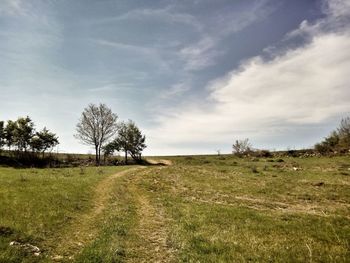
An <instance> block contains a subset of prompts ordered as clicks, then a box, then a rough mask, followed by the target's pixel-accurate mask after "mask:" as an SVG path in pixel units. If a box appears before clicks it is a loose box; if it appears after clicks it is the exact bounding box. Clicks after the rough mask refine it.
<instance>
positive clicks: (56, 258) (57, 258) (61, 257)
mask: <svg viewBox="0 0 350 263" xmlns="http://www.w3.org/2000/svg"><path fill="white" fill-rule="evenodd" d="M52 259H53V260H62V259H63V256H60V255H57V256H53V257H52Z"/></svg>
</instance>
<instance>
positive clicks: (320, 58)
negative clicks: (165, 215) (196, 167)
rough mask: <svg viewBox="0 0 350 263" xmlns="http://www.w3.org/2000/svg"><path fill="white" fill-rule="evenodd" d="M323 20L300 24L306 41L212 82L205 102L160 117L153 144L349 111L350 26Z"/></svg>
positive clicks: (270, 129)
mask: <svg viewBox="0 0 350 263" xmlns="http://www.w3.org/2000/svg"><path fill="white" fill-rule="evenodd" d="M334 2H335V3H338V2H339V1H338V0H336V1H334ZM330 3H333V1H330ZM330 7H332V4H330ZM332 8H334V5H333V7H332ZM336 10H338V9H337V8H336ZM334 13H336V15H337V16H339V11H332V12H330V13H328V17H327V18H325V19H326V20H327V21H328V22H329V21H331V16H333V14H334ZM324 21H325V20H320V21H318V22H317V23H316V24H313V25H308V24H307V22H303V23H302V24H301V26H300V28H299V30H304V31H308V34H309V37H310V40H309V42H308V43H307V44H304V45H303V46H300V47H298V48H294V49H289V50H286V51H284V53H283V54H279V55H275V57H274V58H272V59H270V60H267V61H266V60H264V59H263V58H262V57H255V58H251V59H250V60H247V61H246V62H244V63H243V64H242V65H241V67H240V68H239V69H238V70H234V71H232V72H231V73H229V74H228V75H227V76H224V77H222V78H220V79H217V80H215V81H213V82H212V83H211V84H210V85H209V87H208V91H209V95H208V97H207V99H206V100H205V101H197V102H195V103H194V102H193V101H191V102H189V103H188V104H187V105H185V106H184V107H183V108H182V109H181V110H180V111H179V110H177V111H175V110H174V109H171V110H169V112H167V113H165V114H163V115H162V116H159V118H158V121H159V127H158V128H157V129H155V130H151V131H149V133H150V137H151V138H153V139H154V145H153V146H150V147H155V148H157V147H158V148H164V147H165V145H168V146H170V147H171V145H174V144H181V143H182V144H188V143H200V142H206V143H210V142H214V143H220V142H221V143H222V142H227V143H230V141H232V140H233V138H235V137H236V138H237V137H255V138H256V137H260V138H264V137H265V138H269V137H271V136H274V135H280V134H281V133H283V132H284V131H285V129H289V128H290V127H294V126H300V125H306V126H307V125H312V124H317V123H322V122H324V121H326V120H327V119H329V118H333V117H337V116H341V115H342V114H346V113H350V104H349V101H350V89H349V82H350V78H349V72H350V52H349V50H350V30H349V28H348V27H342V28H343V29H342V31H339V30H334V31H330V30H329V27H327V29H324V28H323V23H324ZM310 27H312V28H313V30H309V29H310ZM306 29H307V30H306Z"/></svg>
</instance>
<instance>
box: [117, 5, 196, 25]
mask: <svg viewBox="0 0 350 263" xmlns="http://www.w3.org/2000/svg"><path fill="white" fill-rule="evenodd" d="M116 19H117V20H130V19H133V20H135V19H137V20H144V19H151V20H161V21H163V22H165V23H179V24H185V25H189V26H192V27H194V28H195V29H197V30H198V31H201V30H202V25H201V24H200V23H199V22H198V21H197V19H196V18H195V17H194V16H192V15H190V14H186V13H179V12H176V11H175V10H173V7H172V6H167V7H166V8H160V9H147V8H146V9H134V10H131V11H129V12H127V13H125V14H122V15H121V16H118V17H116Z"/></svg>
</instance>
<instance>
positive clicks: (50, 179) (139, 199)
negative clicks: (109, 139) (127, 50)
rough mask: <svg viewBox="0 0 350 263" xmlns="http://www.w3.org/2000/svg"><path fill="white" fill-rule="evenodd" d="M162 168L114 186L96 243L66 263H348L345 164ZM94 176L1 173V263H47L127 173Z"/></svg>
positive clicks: (349, 193)
mask: <svg viewBox="0 0 350 263" xmlns="http://www.w3.org/2000/svg"><path fill="white" fill-rule="evenodd" d="M160 159H164V157H162V158H160ZM166 159H169V160H171V161H172V163H173V165H171V166H151V167H148V168H146V169H142V170H137V171H133V172H129V173H128V174H125V175H124V176H122V177H119V178H116V179H114V181H113V183H111V185H110V189H109V190H108V191H110V195H109V201H108V203H107V204H106V206H105V209H104V210H103V212H102V214H101V215H99V216H98V217H97V218H95V219H94V221H93V222H92V224H93V227H95V228H96V229H97V233H96V236H94V238H93V239H92V240H91V242H89V243H87V244H85V245H84V246H83V247H81V248H80V249H79V251H78V253H77V254H76V255H75V257H74V258H72V259H71V260H69V258H68V257H66V258H64V261H74V262H155V261H158V262H349V260H348V259H349V258H350V251H349V245H350V158H349V157H334V158H326V157H321V158H319V157H312V158H290V157H283V158H282V159H283V160H279V158H260V159H258V158H236V157H233V156H196V157H191V156H188V157H166ZM97 169H98V168H86V169H85V171H84V174H80V169H79V168H77V169H53V170H49V169H43V170H39V169H23V170H15V169H10V168H0V227H3V231H2V232H0V262H31V261H32V262H37V261H40V260H41V261H44V262H50V258H49V257H45V255H51V254H52V253H50V252H51V251H50V250H54V249H55V246H54V245H53V243H54V241H55V239H56V238H58V237H61V236H67V229H68V230H69V229H70V228H69V225H70V224H72V222H76V221H77V220H79V218H80V217H81V215H83V214H86V213H88V211H89V210H91V209H92V207H93V200H92V199H93V197H92V195H91V193H92V192H93V190H94V189H95V187H96V185H97V184H98V183H99V182H101V180H103V179H104V178H106V177H107V176H108V175H110V174H112V173H115V172H116V171H119V170H120V169H125V168H123V167H121V168H116V167H112V168H102V169H103V173H101V172H100V173H99V172H98V170H97ZM106 191H107V189H106ZM6 229H7V230H8V231H5V230H6ZM0 231H1V229H0ZM1 233H2V234H1ZM68 236H69V231H68ZM58 239H59V238H58ZM12 240H22V241H23V242H29V243H31V244H34V245H37V246H39V247H40V248H43V250H44V252H43V255H42V256H40V257H39V258H36V257H34V256H31V255H28V254H23V253H22V252H21V251H19V250H18V249H15V248H12V247H9V245H8V244H9V242H10V241H12Z"/></svg>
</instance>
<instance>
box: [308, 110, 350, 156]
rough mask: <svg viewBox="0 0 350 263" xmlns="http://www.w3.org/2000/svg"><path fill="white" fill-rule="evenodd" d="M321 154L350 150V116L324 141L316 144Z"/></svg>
mask: <svg viewBox="0 0 350 263" xmlns="http://www.w3.org/2000/svg"><path fill="white" fill-rule="evenodd" d="M315 149H316V151H318V152H319V153H321V154H329V153H333V152H338V151H339V152H344V151H346V150H350V117H347V118H344V119H342V120H341V122H340V125H339V127H338V128H337V129H336V130H334V131H333V132H332V133H331V134H330V135H329V136H328V137H326V138H325V139H324V140H323V141H322V142H320V143H317V144H316V145H315Z"/></svg>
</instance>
